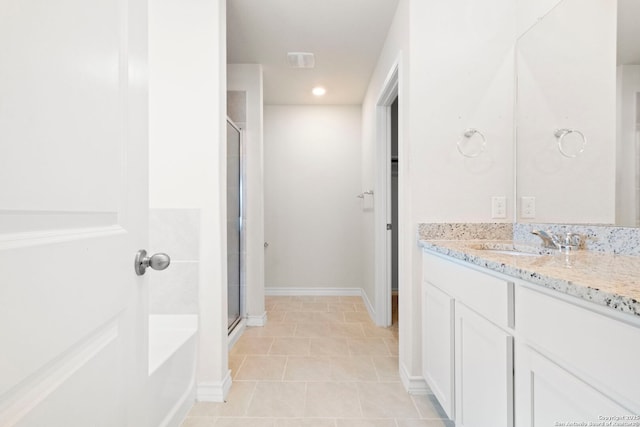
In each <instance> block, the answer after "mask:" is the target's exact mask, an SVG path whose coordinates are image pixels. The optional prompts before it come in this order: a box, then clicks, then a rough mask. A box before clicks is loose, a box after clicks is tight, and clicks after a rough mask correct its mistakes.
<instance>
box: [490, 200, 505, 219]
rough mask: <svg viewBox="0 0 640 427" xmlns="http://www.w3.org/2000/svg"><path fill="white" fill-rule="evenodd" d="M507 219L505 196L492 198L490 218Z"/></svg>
mask: <svg viewBox="0 0 640 427" xmlns="http://www.w3.org/2000/svg"><path fill="white" fill-rule="evenodd" d="M506 217H507V198H506V197H505V196H493V197H492V198H491V218H506Z"/></svg>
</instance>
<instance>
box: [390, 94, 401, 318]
mask: <svg viewBox="0 0 640 427" xmlns="http://www.w3.org/2000/svg"><path fill="white" fill-rule="evenodd" d="M390 113H391V117H390V121H391V135H390V137H389V145H390V150H389V151H390V152H391V159H390V160H391V162H390V167H389V170H390V171H391V176H390V177H389V179H390V181H391V186H390V194H389V204H390V205H391V231H390V232H391V253H390V257H389V258H391V259H390V261H391V325H392V326H396V327H397V325H398V260H399V257H398V97H397V96H396V98H395V100H394V101H393V103H392V104H391V107H390Z"/></svg>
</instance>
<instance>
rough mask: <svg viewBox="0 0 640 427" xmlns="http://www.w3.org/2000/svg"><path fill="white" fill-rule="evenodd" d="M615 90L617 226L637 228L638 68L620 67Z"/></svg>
mask: <svg viewBox="0 0 640 427" xmlns="http://www.w3.org/2000/svg"><path fill="white" fill-rule="evenodd" d="M617 86H618V87H617V115H616V117H617V120H618V123H617V149H616V152H617V159H616V224H617V225H621V226H627V227H637V226H638V225H640V224H638V219H639V217H638V215H639V212H638V196H639V195H638V186H640V183H639V182H638V176H637V168H638V165H639V164H640V160H639V157H640V151H639V150H638V149H639V147H638V146H637V144H638V142H637V138H638V136H637V135H638V127H637V126H638V121H637V120H638V114H640V113H639V112H638V111H637V104H636V103H637V99H636V97H637V96H638V93H640V65H621V66H619V67H618V77H617Z"/></svg>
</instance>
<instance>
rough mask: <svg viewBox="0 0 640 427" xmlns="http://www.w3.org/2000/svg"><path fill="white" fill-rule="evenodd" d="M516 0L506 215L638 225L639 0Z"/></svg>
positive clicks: (544, 220) (529, 219) (543, 220)
mask: <svg viewBox="0 0 640 427" xmlns="http://www.w3.org/2000/svg"><path fill="white" fill-rule="evenodd" d="M521 3H522V4H523V6H522V7H521V8H520V10H519V16H518V25H519V34H520V36H519V38H518V43H517V49H516V61H517V66H516V67H517V101H516V127H517V136H516V152H517V158H516V171H517V172H516V195H517V207H516V211H517V218H516V220H517V221H518V222H536V223H578V224H580V223H582V224H586V223H588V224H615V225H620V226H634V227H635V226H638V225H640V207H639V204H640V184H639V179H638V176H639V174H640V172H639V171H640V133H639V129H640V95H639V94H640V26H638V25H637V23H638V22H640V2H638V1H637V0H618V1H617V2H616V1H613V0H560V1H558V0H546V1H543V2H540V3H538V4H536V5H534V6H531V5H530V2H529V5H526V4H525V3H527V2H524V1H523V2H521ZM534 9H535V10H534Z"/></svg>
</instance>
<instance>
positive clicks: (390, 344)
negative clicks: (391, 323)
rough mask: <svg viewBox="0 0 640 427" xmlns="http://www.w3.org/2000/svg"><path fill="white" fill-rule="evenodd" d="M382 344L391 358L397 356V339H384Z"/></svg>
mask: <svg viewBox="0 0 640 427" xmlns="http://www.w3.org/2000/svg"><path fill="white" fill-rule="evenodd" d="M384 343H385V344H386V345H387V348H388V349H389V353H390V354H391V355H392V356H397V355H398V339H397V338H384Z"/></svg>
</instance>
